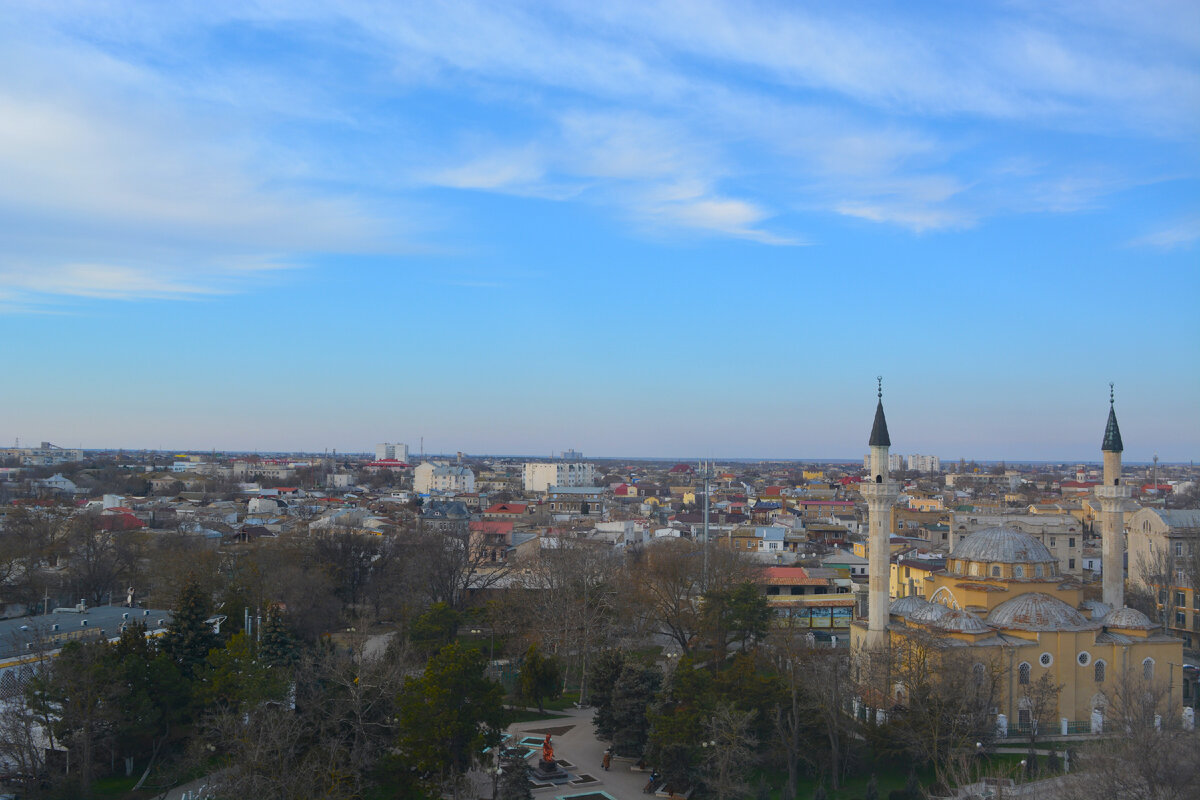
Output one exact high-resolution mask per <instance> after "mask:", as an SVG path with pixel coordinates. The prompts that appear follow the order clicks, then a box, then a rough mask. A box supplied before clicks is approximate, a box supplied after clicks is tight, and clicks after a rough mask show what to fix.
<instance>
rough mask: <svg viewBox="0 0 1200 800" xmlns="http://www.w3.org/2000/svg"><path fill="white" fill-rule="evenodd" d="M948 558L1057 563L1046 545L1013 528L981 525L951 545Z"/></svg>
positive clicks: (1016, 562) (987, 561)
mask: <svg viewBox="0 0 1200 800" xmlns="http://www.w3.org/2000/svg"><path fill="white" fill-rule="evenodd" d="M950 558H953V559H960V560H962V561H980V562H984V563H988V564H1057V563H1058V559H1057V558H1055V557H1054V555H1053V554H1052V553H1051V552H1050V551H1049V550H1048V549H1046V545H1044V544H1042V543H1041V542H1039V541H1038V540H1037V539H1035V538H1033V537H1032V536H1030V535H1029V534H1028V533H1022V532H1021V531H1019V530H1016V529H1014V528H984V529H983V530H981V531H977V532H975V533H972V534H971V535H970V536H968V537H967V538H966V539H963V540H962V542H960V543H959V544H958V546H957V547H955V548H954V552H952V553H951V554H950Z"/></svg>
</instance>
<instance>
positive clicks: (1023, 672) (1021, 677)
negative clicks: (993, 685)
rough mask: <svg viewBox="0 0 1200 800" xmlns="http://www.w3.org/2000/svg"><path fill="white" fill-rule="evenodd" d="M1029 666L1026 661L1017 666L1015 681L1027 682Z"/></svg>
mask: <svg viewBox="0 0 1200 800" xmlns="http://www.w3.org/2000/svg"><path fill="white" fill-rule="evenodd" d="M1030 669H1031V667H1030V666H1029V664H1028V663H1026V662H1024V661H1022V662H1021V666H1019V667H1017V683H1021V684H1026V683H1029V672H1030Z"/></svg>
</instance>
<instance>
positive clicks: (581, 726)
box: [508, 708, 650, 800]
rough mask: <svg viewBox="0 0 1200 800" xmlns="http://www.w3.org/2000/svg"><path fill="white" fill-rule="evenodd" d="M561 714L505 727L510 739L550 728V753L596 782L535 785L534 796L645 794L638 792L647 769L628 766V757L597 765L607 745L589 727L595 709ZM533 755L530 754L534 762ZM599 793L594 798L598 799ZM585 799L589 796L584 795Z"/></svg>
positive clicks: (616, 799)
mask: <svg viewBox="0 0 1200 800" xmlns="http://www.w3.org/2000/svg"><path fill="white" fill-rule="evenodd" d="M555 713H558V714H562V715H563V716H562V718H561V719H551V720H541V721H539V722H519V723H515V724H513V725H511V726H509V728H508V732H509V733H511V734H512V736H513V739H514V740H520V739H522V738H524V737H526V736H539V735H543V736H544V735H545V733H546V732H550V735H551V743H552V744H553V745H554V757H555V758H556V759H561V760H563V761H567V762H570V763H571V764H574V765H575V766H574V767H572V768H571V769H570V771H571V772H575V773H586V774H588V775H591V776H593V777H595V778H596V779H597V782H596V783H589V784H587V785H586V786H561V787H556V788H554V789H538V790H536V791H535V792H534V795H533V796H534V798H536V799H537V800H553V798H557V797H568V798H569V797H575V796H581V797H588V795H589V794H590V793H596V794H599V793H601V792H603V794H606V795H608V796H609V797H611V798H613V800H643V798H645V797H647V795H646V794H644V793H643V792H642V789H643V787H644V786H645V785H646V782H647V781H648V780H649V779H650V774H649V773H648V772H642V771H637V770H634V769H632V767H633V762H632V761H630V760H628V759H616V758H614V759H613V760H612V764H611V765H610V766H609V769H608V771H605V770H604V768H603V767H601V765H600V762H601V760H602V759H603V758H604V750H605V748H606V747H607V746H608V745H607V744H605V743H604V742H601V741H600V740H598V739H597V738H596V733H595V729H594V728H593V727H592V716H593V715H594V714H595V713H596V712H595V709H592V708H586V709H570V710H568V711H560V712H555ZM536 760H537V756H533V757H531V758H530V763H531V764H532V763H534V762H535V761H536ZM601 798H603V795H600V796H599V797H598V798H596V800H601ZM588 800H593V798H592V797H588Z"/></svg>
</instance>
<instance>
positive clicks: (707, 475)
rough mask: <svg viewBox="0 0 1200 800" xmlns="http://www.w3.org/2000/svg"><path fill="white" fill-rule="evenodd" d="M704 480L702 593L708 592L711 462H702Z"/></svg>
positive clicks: (701, 475)
mask: <svg viewBox="0 0 1200 800" xmlns="http://www.w3.org/2000/svg"><path fill="white" fill-rule="evenodd" d="M700 477H702V478H703V479H704V591H706V592H707V591H708V506H709V502H708V487H709V481H711V480H712V462H711V461H706V462H704V470H703V471H702V472H701V473H700Z"/></svg>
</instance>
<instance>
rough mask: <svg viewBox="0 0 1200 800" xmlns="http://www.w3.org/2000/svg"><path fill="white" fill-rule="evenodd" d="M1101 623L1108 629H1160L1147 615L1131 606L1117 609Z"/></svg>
mask: <svg viewBox="0 0 1200 800" xmlns="http://www.w3.org/2000/svg"><path fill="white" fill-rule="evenodd" d="M1100 621H1101V622H1103V623H1104V625H1105V627H1108V628H1131V629H1134V630H1143V631H1147V630H1150V629H1151V628H1157V627H1158V626H1157V625H1155V624H1154V623H1153V622H1151V621H1150V618H1149V617H1147V616H1146V615H1145V614H1143V613H1142V612H1140V611H1138V610H1137V609H1136V608H1130V607H1129V606H1125V608H1118V609H1116V610H1115V611H1113V612H1112V613H1110V614H1109V615H1108V616H1106V617H1105V618H1104V619H1102V620H1100Z"/></svg>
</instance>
